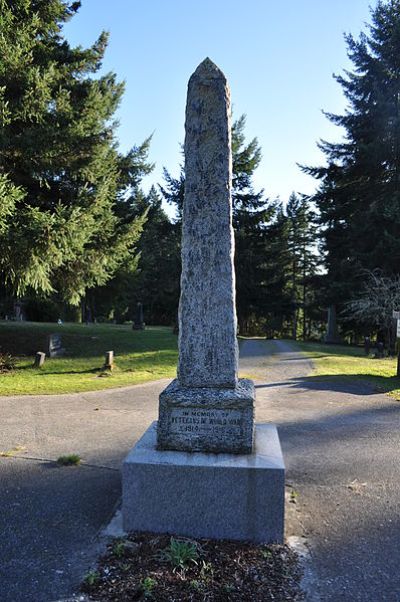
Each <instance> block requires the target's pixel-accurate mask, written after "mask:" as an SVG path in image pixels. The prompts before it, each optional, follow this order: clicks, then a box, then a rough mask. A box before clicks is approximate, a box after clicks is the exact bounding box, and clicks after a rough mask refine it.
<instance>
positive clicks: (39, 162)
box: [0, 0, 151, 304]
mask: <svg viewBox="0 0 400 602" xmlns="http://www.w3.org/2000/svg"><path fill="white" fill-rule="evenodd" d="M79 5H80V3H79V2H72V3H70V2H65V1H62V0H0V277H1V279H2V281H3V283H4V284H5V286H6V288H7V289H8V290H9V291H10V292H11V293H13V294H14V295H18V296H20V295H23V294H29V293H30V292H34V293H37V294H44V295H49V294H57V295H58V296H59V298H60V299H63V300H65V301H67V302H68V303H72V304H78V303H79V302H80V300H81V299H82V298H83V297H84V296H85V294H86V291H87V290H89V289H92V288H93V287H95V286H99V285H103V284H105V283H106V282H107V281H108V280H109V279H110V278H112V277H113V275H114V274H116V272H117V271H118V269H120V267H121V266H123V269H124V270H125V271H127V270H129V269H130V268H132V269H133V270H134V269H135V265H136V263H135V262H136V259H135V258H136V251H135V246H136V244H137V242H138V238H139V235H140V232H141V230H142V227H143V223H144V220H145V216H144V215H138V214H137V213H135V214H134V213H132V214H129V211H122V209H126V204H127V201H126V197H127V195H128V196H129V198H132V197H134V196H135V194H136V192H137V190H138V187H139V183H140V179H141V177H142V176H143V175H144V174H146V173H149V171H150V170H151V165H150V164H149V163H148V161H147V153H148V147H149V140H146V141H145V142H144V143H143V144H142V145H140V146H138V147H133V148H132V149H131V150H130V151H129V152H128V153H127V154H126V155H122V154H121V153H119V151H118V149H117V143H116V139H115V134H114V123H113V116H114V112H115V110H116V108H117V106H118V103H119V101H120V99H121V95H122V93H123V84H121V83H119V82H117V81H116V77H115V75H114V74H112V73H109V74H107V75H103V76H101V77H97V78H96V77H95V74H96V72H97V71H98V69H99V68H100V65H101V61H102V58H103V55H104V52H105V49H106V46H107V35H106V34H105V33H102V34H101V35H100V37H99V39H98V40H97V42H95V44H94V45H93V46H91V47H90V48H88V49H83V48H81V47H78V48H71V47H70V45H69V44H68V42H67V41H66V40H65V39H64V38H63V37H62V26H63V24H64V23H65V22H66V21H67V20H68V19H70V18H71V17H72V16H73V15H74V14H75V12H76V11H77V10H78V8H79Z"/></svg>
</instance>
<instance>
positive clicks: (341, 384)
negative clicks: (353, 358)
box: [255, 374, 400, 398]
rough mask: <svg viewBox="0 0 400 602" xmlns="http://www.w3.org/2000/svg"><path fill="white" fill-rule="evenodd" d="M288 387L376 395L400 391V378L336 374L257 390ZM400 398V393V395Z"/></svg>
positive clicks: (300, 378)
mask: <svg viewBox="0 0 400 602" xmlns="http://www.w3.org/2000/svg"><path fill="white" fill-rule="evenodd" d="M279 386H287V387H290V388H294V389H296V388H297V389H310V390H314V391H315V390H317V391H337V392H340V393H351V394H353V395H376V394H377V393H391V392H392V391H396V390H400V378H398V377H396V376H374V375H369V374H336V375H322V376H304V377H298V378H291V379H288V380H285V381H282V382H272V383H261V384H257V385H256V386H255V388H256V389H267V388H272V387H279ZM399 398H400V393H399Z"/></svg>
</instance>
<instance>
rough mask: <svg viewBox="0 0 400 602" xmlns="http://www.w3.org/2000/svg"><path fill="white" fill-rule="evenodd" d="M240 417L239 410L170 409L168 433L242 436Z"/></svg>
mask: <svg viewBox="0 0 400 602" xmlns="http://www.w3.org/2000/svg"><path fill="white" fill-rule="evenodd" d="M242 415H243V413H242V412H241V411H239V410H220V409H210V410H208V409H204V410H203V409H199V408H176V407H175V408H171V412H170V415H169V424H168V426H169V430H170V432H174V433H176V434H178V433H199V434H202V435H206V434H217V433H218V434H222V433H226V434H227V435H230V436H235V435H237V436H238V437H240V436H243V428H242V420H241V418H242Z"/></svg>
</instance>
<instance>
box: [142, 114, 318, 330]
mask: <svg viewBox="0 0 400 602" xmlns="http://www.w3.org/2000/svg"><path fill="white" fill-rule="evenodd" d="M245 125H246V120H245V117H244V116H242V117H240V118H239V119H238V120H236V121H235V122H234V123H233V125H232V159H233V161H232V163H233V177H232V205H233V227H234V231H235V270H236V303H237V314H238V323H239V330H240V332H241V333H242V334H249V333H258V334H263V333H264V334H267V335H269V336H273V335H274V334H278V333H282V332H285V333H288V331H289V330H290V328H291V327H290V325H291V323H292V321H293V320H297V319H298V318H299V316H300V315H301V319H302V322H301V325H299V326H298V329H297V327H296V336H297V330H298V333H299V334H300V333H301V334H302V336H305V335H306V332H309V330H310V322H309V320H308V318H307V320H308V321H306V313H307V311H308V309H309V308H310V306H311V305H312V303H313V301H312V299H313V295H312V284H311V280H310V278H311V277H312V276H313V275H314V272H315V265H316V254H315V249H314V251H313V250H312V249H313V248H314V242H313V236H314V235H315V232H314V231H315V224H314V214H313V213H312V212H311V211H310V210H309V209H308V206H307V203H306V201H305V200H304V199H301V200H300V199H298V198H297V197H296V196H295V195H293V196H292V197H291V201H290V203H289V206H290V211H289V213H286V211H285V209H284V207H283V205H282V203H280V202H279V201H270V200H268V199H267V198H266V197H265V196H264V191H263V190H260V191H255V190H254V187H253V183H252V179H253V175H254V172H255V170H256V169H257V167H258V166H259V163H260V160H261V149H260V146H259V144H258V141H257V139H256V138H254V139H253V140H251V141H250V142H246V138H245V133H244V130H245ZM160 190H161V193H162V195H163V197H164V199H165V200H166V201H167V202H168V203H170V204H172V205H173V206H174V207H175V208H176V211H177V218H176V221H175V223H174V224H173V225H172V228H171V229H170V230H169V234H168V235H167V239H168V240H169V241H170V243H172V244H171V245H170V247H169V251H168V257H171V258H173V260H174V262H175V265H176V270H175V272H173V271H172V270H171V265H170V266H169V271H168V274H169V280H168V287H169V290H170V291H171V292H172V291H173V292H172V294H170V295H169V297H168V300H169V301H170V306H169V307H170V312H169V318H170V320H171V321H175V319H176V311H177V305H178V299H179V275H180V249H179V248H178V245H179V241H180V224H181V219H182V208H183V201H184V190H185V174H184V170H183V168H181V171H180V175H179V177H178V178H174V177H173V176H172V175H171V174H169V173H168V172H167V171H165V172H164V184H163V185H162V186H160ZM150 223H151V218H150V217H149V224H148V227H150ZM145 238H146V234H144V236H143V238H142V241H144V240H145ZM165 242H166V241H165ZM140 244H142V243H140ZM174 245H175V249H176V250H175V252H174V251H173V247H174ZM145 256H146V254H145V253H144V254H143V255H142V258H141V259H140V262H139V268H141V269H142V270H143V271H142V272H139V275H138V278H137V279H138V280H139V281H140V280H141V279H142V280H143V281H145V280H146V279H147V280H148V281H153V282H154V281H157V282H160V283H162V282H163V281H165V273H166V272H165V271H164V270H163V269H162V263H160V262H159V261H158V262H156V263H155V264H154V265H153V266H149V265H146V260H145ZM150 274H151V275H150ZM156 298H157V295H156ZM164 301H165V302H166V301H167V298H164ZM164 307H165V308H166V307H167V304H165V305H164ZM167 315H168V311H166V313H165V316H167ZM292 331H293V328H291V332H292Z"/></svg>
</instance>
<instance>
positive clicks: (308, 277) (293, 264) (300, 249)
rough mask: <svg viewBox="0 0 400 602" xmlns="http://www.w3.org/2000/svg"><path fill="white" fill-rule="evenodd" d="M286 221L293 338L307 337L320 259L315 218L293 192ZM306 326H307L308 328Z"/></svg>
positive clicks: (308, 206) (308, 207)
mask: <svg viewBox="0 0 400 602" xmlns="http://www.w3.org/2000/svg"><path fill="white" fill-rule="evenodd" d="M286 215H287V219H288V252H289V255H290V269H289V274H288V282H289V287H290V295H291V300H292V312H293V314H292V315H293V318H292V338H293V339H296V338H297V337H298V335H299V334H301V336H302V338H303V339H307V338H308V336H309V335H310V330H311V328H310V319H311V316H310V313H312V312H311V310H312V308H313V306H314V305H315V291H314V287H313V282H314V279H315V276H316V275H317V272H318V266H319V262H320V258H319V256H318V254H317V247H316V241H317V225H316V215H315V213H314V211H313V210H312V209H311V208H310V204H309V202H308V200H307V199H306V197H299V196H298V195H296V194H295V193H294V192H293V193H292V194H291V195H290V197H289V200H288V203H287V205H286ZM307 325H308V327H307Z"/></svg>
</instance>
